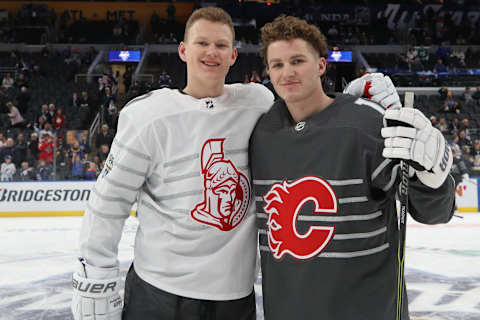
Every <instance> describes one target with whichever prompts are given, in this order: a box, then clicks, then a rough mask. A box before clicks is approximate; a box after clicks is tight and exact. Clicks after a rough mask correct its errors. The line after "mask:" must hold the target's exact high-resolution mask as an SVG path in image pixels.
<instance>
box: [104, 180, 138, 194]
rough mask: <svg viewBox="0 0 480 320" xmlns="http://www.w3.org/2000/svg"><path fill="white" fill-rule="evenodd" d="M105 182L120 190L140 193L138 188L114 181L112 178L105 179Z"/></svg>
mask: <svg viewBox="0 0 480 320" xmlns="http://www.w3.org/2000/svg"><path fill="white" fill-rule="evenodd" d="M104 180H105V181H106V182H107V183H109V184H111V185H112V186H115V187H118V188H122V189H127V190H130V191H138V188H136V187H132V186H130V185H128V184H124V183H121V182H118V181H116V180H113V179H112V178H110V176H107V177H105V178H104Z"/></svg>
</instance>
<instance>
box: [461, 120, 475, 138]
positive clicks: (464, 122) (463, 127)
mask: <svg viewBox="0 0 480 320" xmlns="http://www.w3.org/2000/svg"><path fill="white" fill-rule="evenodd" d="M460 130H463V131H465V134H466V136H467V138H468V139H470V140H471V139H472V136H471V135H470V121H469V120H468V119H467V118H465V119H463V120H462V123H461V124H460Z"/></svg>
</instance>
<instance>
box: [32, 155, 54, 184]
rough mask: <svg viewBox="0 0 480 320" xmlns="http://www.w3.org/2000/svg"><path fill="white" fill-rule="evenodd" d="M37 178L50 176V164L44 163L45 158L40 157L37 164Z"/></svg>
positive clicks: (47, 178) (43, 179) (46, 178)
mask: <svg viewBox="0 0 480 320" xmlns="http://www.w3.org/2000/svg"><path fill="white" fill-rule="evenodd" d="M36 171H37V180H40V181H45V180H50V179H51V177H52V166H51V165H50V164H49V163H46V162H45V160H43V159H40V160H39V161H38V166H37V170H36Z"/></svg>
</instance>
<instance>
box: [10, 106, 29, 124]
mask: <svg viewBox="0 0 480 320" xmlns="http://www.w3.org/2000/svg"><path fill="white" fill-rule="evenodd" d="M7 108H8V117H9V118H10V125H11V127H12V128H22V127H23V126H24V125H25V123H24V121H25V119H24V118H23V116H22V115H21V114H20V111H19V110H18V109H17V107H15V106H14V105H13V103H12V102H7Z"/></svg>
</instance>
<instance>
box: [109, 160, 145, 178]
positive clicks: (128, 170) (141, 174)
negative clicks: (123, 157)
mask: <svg viewBox="0 0 480 320" xmlns="http://www.w3.org/2000/svg"><path fill="white" fill-rule="evenodd" d="M115 166H116V167H117V168H119V169H120V170H123V171H126V172H129V173H131V174H134V175H137V176H140V177H145V175H146V172H143V171H139V170H135V169H132V168H130V167H127V166H124V165H122V164H120V163H118V164H116V165H115Z"/></svg>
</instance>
